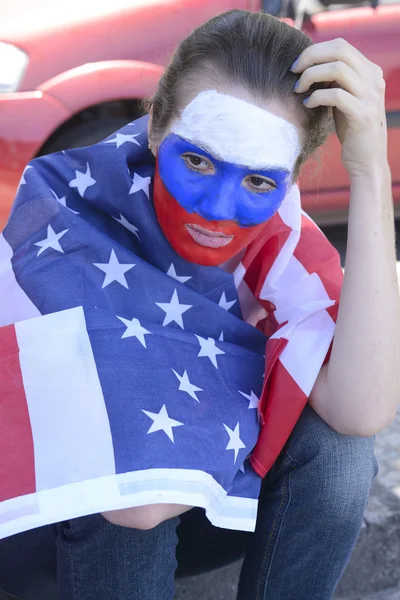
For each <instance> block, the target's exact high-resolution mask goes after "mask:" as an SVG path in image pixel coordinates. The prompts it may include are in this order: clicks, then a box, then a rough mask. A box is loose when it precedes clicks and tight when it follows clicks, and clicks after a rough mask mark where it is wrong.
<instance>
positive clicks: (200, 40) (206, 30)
mask: <svg viewBox="0 0 400 600" xmlns="http://www.w3.org/2000/svg"><path fill="white" fill-rule="evenodd" d="M311 44H312V41H311V39H310V38H309V37H308V36H307V35H305V34H304V33H303V32H301V31H300V30H298V29H296V28H294V27H292V26H291V25H289V24H288V23H285V22H284V21H281V20H279V19H277V18H276V17H273V16H271V15H268V14H266V13H252V12H249V11H245V10H231V11H229V12H226V13H223V14H221V15H218V16H216V17H214V18H213V19H211V20H209V21H207V22H206V23H204V24H203V25H201V26H200V27H198V28H197V29H195V30H194V31H193V32H192V33H191V34H190V35H189V36H188V37H187V38H186V39H184V40H183V41H182V42H181V44H180V45H179V46H178V48H177V49H176V51H175V53H174V55H173V57H172V60H171V62H170V64H169V66H168V67H167V69H166V71H165V73H164V74H163V76H162V77H161V79H160V82H159V85H158V89H157V91H156V93H155V94H154V96H153V97H152V98H151V99H148V100H146V101H145V102H144V106H145V109H146V110H149V109H150V108H151V107H152V109H153V120H152V131H151V141H153V142H155V141H156V140H157V139H159V138H160V137H161V136H162V134H163V132H164V131H165V129H166V128H167V126H168V123H169V121H170V119H171V118H173V117H177V116H178V115H179V112H180V110H181V109H182V108H183V106H181V105H182V99H183V98H184V96H185V93H184V91H185V90H186V89H187V88H188V86H189V87H191V86H195V85H196V79H198V78H199V73H201V74H202V75H203V74H205V75H206V76H208V77H209V78H211V80H213V81H214V82H218V81H228V82H233V83H235V84H239V85H241V86H242V87H244V88H245V89H247V90H249V91H250V92H251V93H252V94H254V97H255V99H262V100H266V99H271V100H272V99H273V100H279V101H281V102H287V103H288V102H290V101H292V102H293V100H295V101H297V102H298V103H299V104H300V105H301V110H302V112H303V114H304V121H303V128H304V132H305V141H304V144H303V148H302V153H301V155H300V156H299V159H298V161H297V164H296V169H295V173H294V176H295V178H296V177H297V175H298V173H299V170H300V167H301V165H302V164H303V163H304V161H305V160H306V159H307V157H308V156H309V155H310V154H311V153H312V152H313V151H314V150H316V149H317V148H318V147H319V146H320V145H321V144H323V142H324V141H325V139H326V137H327V134H328V133H329V129H330V125H331V119H330V111H329V109H327V108H325V107H318V108H314V109H307V108H305V107H304V106H303V105H302V100H303V99H304V98H305V97H306V96H307V95H309V94H310V91H309V92H307V93H306V94H294V93H293V86H294V84H295V82H296V81H297V79H298V75H296V74H294V73H292V72H291V71H290V70H289V69H290V67H291V65H292V63H293V62H294V61H295V60H296V59H297V58H298V56H299V55H300V54H301V53H302V52H303V50H305V49H306V48H307V47H308V46H310V45H311ZM318 87H323V86H318V85H315V86H312V88H311V89H317V88H318Z"/></svg>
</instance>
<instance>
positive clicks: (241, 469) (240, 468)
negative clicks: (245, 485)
mask: <svg viewBox="0 0 400 600" xmlns="http://www.w3.org/2000/svg"><path fill="white" fill-rule="evenodd" d="M239 471H242V473H244V472H245V471H244V463H243V464H242V466H241V467H239Z"/></svg>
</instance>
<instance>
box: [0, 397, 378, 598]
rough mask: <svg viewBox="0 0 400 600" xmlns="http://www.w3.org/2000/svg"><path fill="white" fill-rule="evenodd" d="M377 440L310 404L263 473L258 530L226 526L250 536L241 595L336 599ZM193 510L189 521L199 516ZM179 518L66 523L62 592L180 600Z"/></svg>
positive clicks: (60, 532) (61, 542)
mask: <svg viewBox="0 0 400 600" xmlns="http://www.w3.org/2000/svg"><path fill="white" fill-rule="evenodd" d="M373 448H374V437H352V436H345V435H341V434H338V433H337V432H335V431H334V430H333V429H331V428H330V427H329V425H327V424H326V423H325V422H324V421H323V420H322V419H321V418H320V417H319V416H318V415H317V414H316V413H315V411H314V410H313V409H312V408H311V407H310V406H309V405H307V406H306V407H305V409H304V411H303V413H302V415H301V417H300V419H299V421H298V422H297V424H296V427H295V428H294V430H293V432H292V434H291V435H290V438H289V439H288V441H287V443H286V445H285V447H284V449H283V450H282V452H281V454H280V456H279V458H278V460H277V461H276V463H275V464H274V466H273V467H272V469H271V470H270V471H269V473H268V474H267V476H266V477H265V479H264V481H263V487H262V492H261V496H260V503H259V512H258V518H257V527H256V531H255V533H254V534H239V533H238V532H225V533H227V535H229V534H230V533H232V536H233V538H232V539H234V537H235V536H236V539H239V538H240V535H242V538H241V540H242V541H243V540H245V544H244V545H245V547H246V553H245V559H244V563H243V567H242V571H241V576H240V582H239V588H238V596H237V598H238V600H293V598H296V600H309V599H310V598H312V600H330V599H331V598H332V596H333V593H334V591H335V588H336V586H337V584H338V582H339V580H340V578H341V576H342V574H343V572H344V570H345V568H346V566H347V564H348V562H349V559H350V556H351V554H352V551H353V549H354V546H355V544H356V541H357V538H358V535H359V532H360V529H361V525H362V520H363V514H364V509H365V506H366V504H367V500H368V495H369V492H370V487H371V482H372V479H373V478H374V477H375V476H376V475H377V473H378V465H377V461H376V459H375V456H374V449H373ZM196 510H197V509H195V511H196ZM198 512H199V511H198ZM190 513H193V514H194V511H189V513H186V517H184V518H183V519H182V522H183V523H184V522H185V520H186V521H187V522H189V523H190V518H191V515H190ZM204 519H205V518H204ZM178 524H179V518H175V519H170V520H169V521H166V522H164V523H162V524H161V525H159V526H158V527H156V528H154V529H151V530H147V531H139V530H134V529H126V528H123V527H118V526H116V525H112V524H110V523H108V522H107V521H106V520H105V519H103V517H101V516H100V515H92V516H89V517H83V518H79V519H74V520H72V521H69V522H67V523H60V524H58V525H57V527H56V533H57V561H58V565H57V566H58V569H57V570H58V582H59V590H60V599H61V600H172V599H173V595H174V576H175V569H176V566H177V560H176V557H175V552H176V547H177V542H178V536H177V526H178ZM203 526H204V527H203V528H201V529H199V531H200V530H201V531H203V537H204V532H206V535H208V534H207V532H208V531H211V530H213V529H215V530H216V531H217V533H218V532H219V535H222V534H223V533H224V532H223V530H217V529H216V528H212V527H211V526H209V525H208V522H206V521H204V522H203ZM180 527H182V525H180ZM193 536H194V537H193V540H192V543H193V546H196V544H197V543H198V537H197V534H196V532H195V531H193ZM210 538H211V535H210ZM189 539H190V533H189ZM0 549H1V543H0ZM210 552H212V547H211V545H210ZM178 554H179V548H178ZM206 554H207V551H206ZM1 587H2V580H1V568H0V589H1ZM9 591H13V590H12V589H11V590H9Z"/></svg>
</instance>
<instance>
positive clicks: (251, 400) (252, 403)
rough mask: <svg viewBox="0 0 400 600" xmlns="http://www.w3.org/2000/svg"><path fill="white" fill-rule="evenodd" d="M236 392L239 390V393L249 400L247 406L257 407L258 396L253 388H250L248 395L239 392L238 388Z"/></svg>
mask: <svg viewBox="0 0 400 600" xmlns="http://www.w3.org/2000/svg"><path fill="white" fill-rule="evenodd" d="M238 392H239V394H242V396H244V397H245V398H247V400H248V401H249V408H257V406H258V403H259V402H260V398H257V396H256V395H255V393H254V392H253V390H251V392H250V395H249V394H245V393H244V392H241V391H240V390H238Z"/></svg>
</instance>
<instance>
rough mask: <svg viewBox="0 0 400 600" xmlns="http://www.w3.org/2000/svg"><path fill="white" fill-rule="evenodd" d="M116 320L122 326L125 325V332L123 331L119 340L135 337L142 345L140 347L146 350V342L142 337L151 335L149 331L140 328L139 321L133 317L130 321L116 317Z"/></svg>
mask: <svg viewBox="0 0 400 600" xmlns="http://www.w3.org/2000/svg"><path fill="white" fill-rule="evenodd" d="M118 319H119V320H120V321H122V323H123V324H124V325H126V330H125V332H124V334H123V336H122V337H121V340H122V339H123V338H128V337H135V338H137V339H138V340H139V342H140V343H141V344H142V346H144V347H145V348H147V346H146V340H145V339H144V336H145V335H151V331H147V329H145V328H144V327H142V325H141V323H140V321H139V319H136V318H135V317H133V319H131V320H129V319H124V317H118Z"/></svg>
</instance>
